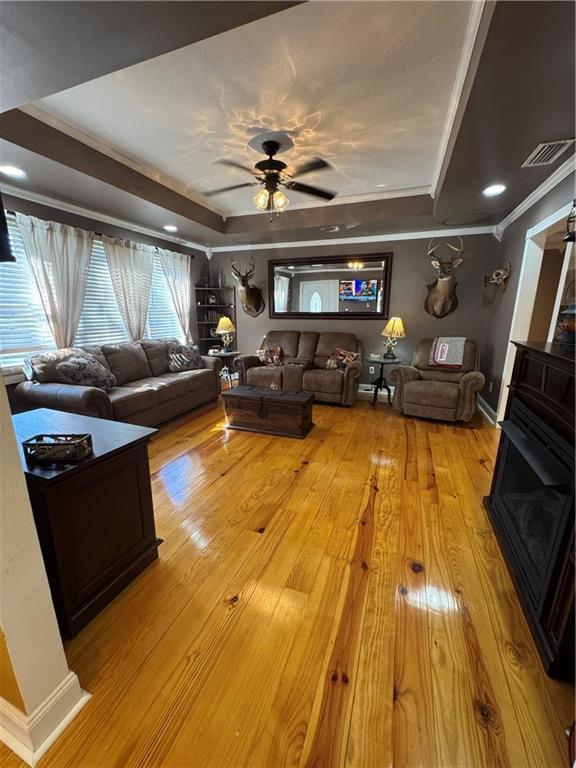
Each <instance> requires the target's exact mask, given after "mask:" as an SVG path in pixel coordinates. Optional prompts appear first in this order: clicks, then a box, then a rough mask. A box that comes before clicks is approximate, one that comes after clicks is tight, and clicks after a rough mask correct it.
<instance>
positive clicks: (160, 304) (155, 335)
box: [148, 256, 183, 340]
mask: <svg viewBox="0 0 576 768" xmlns="http://www.w3.org/2000/svg"><path fill="white" fill-rule="evenodd" d="M148 336H149V337H150V338H152V339H168V338H174V337H175V338H177V339H180V340H181V339H182V338H183V334H182V328H181V327H180V323H179V322H178V315H177V314H176V310H175V309H174V302H173V301H172V295H171V293H170V288H169V287H168V283H167V282H166V278H165V276H164V271H163V269H162V264H161V263H160V259H159V258H158V256H155V257H154V272H153V273H152V290H151V291H150V303H149V305H148Z"/></svg>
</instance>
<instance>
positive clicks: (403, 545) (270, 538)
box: [0, 402, 573, 768]
mask: <svg viewBox="0 0 576 768" xmlns="http://www.w3.org/2000/svg"><path fill="white" fill-rule="evenodd" d="M314 418H315V422H316V427H315V429H314V430H313V431H312V432H311V433H310V435H309V436H308V437H307V438H306V439H305V440H303V441H299V440H290V439H287V438H277V437H269V436H265V435H257V434H250V433H245V432H235V431H226V430H225V429H224V420H223V413H222V409H221V407H220V406H218V407H217V408H216V409H211V410H209V411H205V412H204V413H202V414H201V415H200V416H198V417H196V418H187V419H183V420H181V421H179V422H177V423H175V424H172V425H170V426H168V427H165V428H163V429H162V430H161V432H160V433H159V435H158V436H157V437H156V438H155V439H154V441H153V443H152V447H151V451H150V460H151V468H152V472H153V490H154V499H155V509H156V519H157V527H158V534H159V535H160V536H161V537H163V538H164V540H165V541H164V544H163V545H162V546H161V548H160V560H159V561H158V562H157V563H156V564H154V565H153V566H152V567H150V568H149V569H148V571H147V572H146V573H145V574H143V575H142V576H141V577H140V578H139V579H138V580H137V581H136V582H135V583H134V584H132V585H131V586H130V587H129V588H128V589H126V591H125V592H124V593H123V594H122V595H121V596H120V597H119V598H117V599H116V601H115V602H114V603H113V604H112V605H111V606H110V607H109V608H108V609H106V610H105V611H104V612H103V613H102V614H101V615H100V616H99V617H97V618H96V619H95V620H94V621H93V622H92V623H91V624H90V626H89V627H87V628H86V629H85V630H84V631H83V632H82V633H81V634H80V635H79V636H78V637H77V638H76V639H75V640H74V641H72V642H70V643H68V644H67V654H68V658H69V662H70V666H71V668H72V669H74V670H75V671H76V672H77V673H78V674H79V676H80V680H81V683H82V685H83V687H84V688H86V689H87V690H88V691H90V692H91V693H92V694H93V698H92V700H91V702H90V703H89V704H88V706H87V707H85V709H84V710H83V711H82V712H81V714H80V715H79V717H78V718H77V719H76V720H75V721H74V722H73V723H72V725H70V726H69V728H68V729H67V730H66V732H65V734H64V735H63V736H62V737H61V739H60V740H59V741H58V742H57V744H56V745H55V746H54V747H53V748H52V749H51V750H50V751H49V752H48V754H47V756H46V757H45V758H44V760H43V762H42V766H43V767H45V768H96V767H98V768H186V767H190V768H192V766H194V767H202V768H204V767H206V768H208V766H211V767H214V768H223V767H228V766H238V767H242V768H252V767H254V768H256V767H260V766H262V767H264V766H267V767H268V768H282V767H283V766H302V767H305V768H312V767H314V768H320V767H322V768H385V767H386V766H395V767H396V768H400V767H401V766H421V767H422V768H432V767H433V766H439V767H441V768H452V767H454V768H456V767H461V768H476V767H478V768H481V767H482V768H492V767H493V766H498V767H500V766H511V767H512V768H523V767H524V766H530V767H533V768H554V767H555V766H558V767H560V766H562V767H564V766H566V765H567V763H568V760H567V748H566V740H565V736H564V729H565V728H566V726H567V724H568V723H569V722H570V721H571V719H572V717H573V714H572V712H573V689H572V688H571V687H570V686H568V685H566V684H563V683H559V682H556V681H553V680H550V679H548V678H547V677H546V675H545V674H544V672H543V670H542V668H541V666H540V662H539V660H538V656H537V652H536V650H535V647H534V644H533V641H532V638H531V635H530V632H529V630H528V628H527V625H526V622H525V619H524V617H523V615H522V612H521V610H520V607H519V604H518V601H517V598H516V595H515V592H514V589H513V587H512V584H511V581H510V578H509V575H508V572H507V570H506V567H505V565H504V563H503V561H502V557H501V554H500V551H499V548H498V545H497V542H496V540H495V538H494V535H493V533H492V530H491V527H490V524H489V521H488V519H487V517H486V515H485V513H484V510H483V508H482V505H481V498H482V496H483V495H484V494H486V493H487V491H488V489H489V487H490V479H491V475H492V470H493V463H494V458H495V454H496V448H497V441H498V432H497V431H496V430H495V429H493V428H492V427H490V426H489V425H488V424H487V423H486V422H484V421H483V420H482V419H481V417H480V416H478V417H476V419H475V420H474V421H473V422H472V423H471V424H470V425H458V426H454V425H448V424H440V423H433V422H427V421H420V420H414V419H405V418H403V417H402V416H400V415H398V414H396V413H394V412H393V411H391V410H390V409H389V408H388V407H386V406H379V407H378V409H377V410H376V411H374V410H372V409H370V408H369V406H368V403H366V402H360V403H359V404H358V405H357V406H356V407H355V408H353V409H352V410H346V409H341V408H335V407H329V406H315V408H314ZM39 642H40V639H39ZM0 763H1V765H2V766H6V768H13V767H14V766H21V765H23V764H22V763H21V761H19V760H18V759H17V758H15V757H14V756H12V755H11V754H10V753H9V752H8V750H6V749H4V748H2V750H1V751H0Z"/></svg>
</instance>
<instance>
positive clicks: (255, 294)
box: [232, 261, 266, 317]
mask: <svg viewBox="0 0 576 768" xmlns="http://www.w3.org/2000/svg"><path fill="white" fill-rule="evenodd" d="M255 269H256V264H255V263H254V262H252V264H249V265H248V268H247V269H246V270H245V271H244V272H242V271H241V270H240V269H239V266H237V262H235V261H234V262H232V274H233V275H234V277H235V278H236V280H238V283H239V287H238V293H239V295H240V302H241V304H242V309H243V310H244V312H246V314H247V315H250V317H258V315H260V314H261V313H262V312H263V311H264V307H265V306H266V304H265V302H264V298H263V297H262V289H261V288H258V287H257V286H256V285H252V284H251V283H250V278H251V277H252V275H253V274H254V270H255Z"/></svg>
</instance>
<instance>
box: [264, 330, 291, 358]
mask: <svg viewBox="0 0 576 768" xmlns="http://www.w3.org/2000/svg"><path fill="white" fill-rule="evenodd" d="M299 340H300V331H268V333H267V334H266V336H264V339H263V341H262V344H261V345H260V348H261V349H272V347H282V354H283V355H284V357H285V358H288V357H298V342H299Z"/></svg>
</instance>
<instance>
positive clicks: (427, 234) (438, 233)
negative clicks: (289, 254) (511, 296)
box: [211, 227, 494, 253]
mask: <svg viewBox="0 0 576 768" xmlns="http://www.w3.org/2000/svg"><path fill="white" fill-rule="evenodd" d="M493 234H494V227H460V228H455V229H429V230H425V231H417V232H393V233H390V234H385V235H365V236H363V237H341V238H331V239H326V240H299V241H297V242H291V243H290V242H289V243H254V244H247V245H217V246H215V247H213V248H212V249H211V250H212V253H230V252H232V251H275V250H281V249H284V248H318V247H321V246H325V245H355V244H363V243H390V242H393V241H398V240H426V239H429V238H431V237H456V236H458V235H460V236H462V237H464V236H466V235H493Z"/></svg>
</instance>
